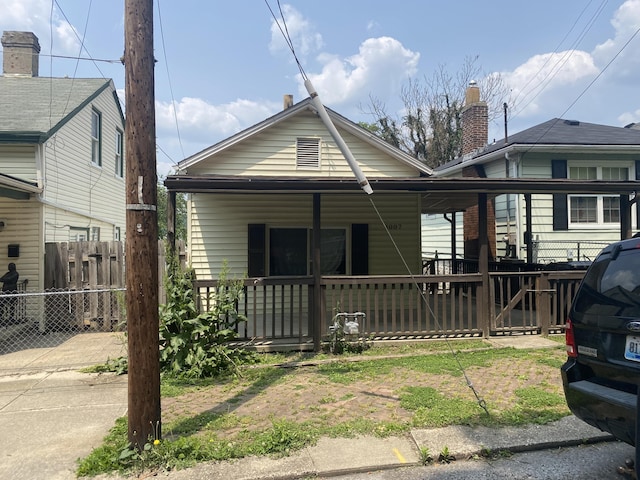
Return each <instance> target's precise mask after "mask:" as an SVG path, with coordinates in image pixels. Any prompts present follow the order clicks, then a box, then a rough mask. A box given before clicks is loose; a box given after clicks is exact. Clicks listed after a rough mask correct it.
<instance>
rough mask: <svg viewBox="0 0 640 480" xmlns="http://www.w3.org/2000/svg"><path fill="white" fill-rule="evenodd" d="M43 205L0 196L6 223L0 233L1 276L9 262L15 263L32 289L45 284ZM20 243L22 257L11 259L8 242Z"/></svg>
mask: <svg viewBox="0 0 640 480" xmlns="http://www.w3.org/2000/svg"><path fill="white" fill-rule="evenodd" d="M41 210H42V205H41V204H39V203H38V202H36V201H34V200H11V199H7V198H0V220H2V221H4V223H5V226H4V228H3V229H2V231H1V232H0V275H2V274H3V273H4V272H5V271H6V267H7V265H8V264H9V262H13V263H15V264H16V269H17V270H18V273H19V274H20V281H22V280H25V279H26V280H28V281H29V283H28V286H27V288H28V289H29V290H41V289H42V288H43V287H44V278H43V273H44V245H43V244H42V242H41V238H42V231H41V229H40V225H42V216H41ZM10 244H17V245H19V246H20V256H19V257H17V258H9V256H8V245H10Z"/></svg>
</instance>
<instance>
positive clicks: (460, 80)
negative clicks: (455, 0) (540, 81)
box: [361, 57, 509, 168]
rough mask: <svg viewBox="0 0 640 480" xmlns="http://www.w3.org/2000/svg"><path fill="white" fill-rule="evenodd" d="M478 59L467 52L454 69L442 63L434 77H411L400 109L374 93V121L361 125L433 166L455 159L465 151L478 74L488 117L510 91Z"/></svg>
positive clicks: (499, 109)
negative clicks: (470, 96)
mask: <svg viewBox="0 0 640 480" xmlns="http://www.w3.org/2000/svg"><path fill="white" fill-rule="evenodd" d="M477 60H478V57H467V58H466V59H465V61H464V63H463V65H462V67H461V68H460V69H459V70H458V71H457V72H456V73H455V74H452V73H450V72H449V70H447V68H446V67H445V66H444V65H441V66H439V68H438V69H437V70H436V71H435V72H434V73H433V75H432V76H431V77H430V78H429V77H425V78H424V79H423V80H422V81H419V80H409V81H408V82H407V83H406V84H405V85H404V86H403V87H402V90H401V93H400V99H401V101H402V104H403V110H402V113H401V114H400V115H394V114H391V113H389V112H388V111H387V109H386V106H385V105H384V104H383V103H382V102H380V101H379V100H378V99H376V98H374V97H370V105H369V108H370V111H369V112H368V113H369V114H371V115H372V116H373V117H374V119H375V121H374V123H362V124H361V125H362V126H364V127H365V128H367V129H369V130H370V131H371V132H372V133H374V134H376V135H378V136H379V137H380V138H382V139H383V140H385V141H386V142H388V143H390V144H391V145H394V146H395V147H398V148H400V149H401V150H403V151H405V152H407V153H408V154H410V155H412V156H413V157H415V158H417V159H418V160H420V161H422V162H424V163H425V164H426V165H428V166H429V167H431V168H435V167H437V166H439V165H442V164H444V163H447V162H449V161H451V160H453V159H454V158H456V157H458V156H460V154H461V149H462V123H461V112H462V109H463V108H464V98H465V93H466V89H467V86H468V85H469V83H470V82H471V81H472V80H474V79H479V80H477V83H478V86H479V88H480V94H481V100H483V101H485V102H487V105H488V110H489V118H488V121H489V122H491V121H492V120H495V119H496V118H497V117H498V116H499V115H500V114H501V112H502V108H503V103H504V102H505V101H506V100H507V97H508V93H509V90H508V88H507V86H506V84H505V82H504V81H503V79H502V77H501V76H500V75H499V74H493V75H484V74H483V73H482V71H481V69H480V67H479V66H478V65H477Z"/></svg>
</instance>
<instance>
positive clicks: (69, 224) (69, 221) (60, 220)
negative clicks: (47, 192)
mask: <svg viewBox="0 0 640 480" xmlns="http://www.w3.org/2000/svg"><path fill="white" fill-rule="evenodd" d="M44 218H45V242H69V241H75V239H74V238H71V237H70V235H72V234H74V232H72V228H86V229H87V230H89V234H90V233H91V229H92V228H94V227H97V228H99V229H100V241H102V242H109V241H111V240H113V231H114V227H113V224H111V223H108V222H101V221H99V220H96V219H95V218H93V219H91V218H89V217H86V216H84V215H78V214H76V213H73V212H70V211H68V210H63V209H60V208H55V207H52V206H50V205H45V207H44ZM123 232H124V230H123ZM87 240H90V237H87Z"/></svg>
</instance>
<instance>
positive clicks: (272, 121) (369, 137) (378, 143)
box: [177, 97, 433, 175]
mask: <svg viewBox="0 0 640 480" xmlns="http://www.w3.org/2000/svg"><path fill="white" fill-rule="evenodd" d="M325 109H326V111H327V113H328V115H329V118H331V121H332V122H333V124H334V125H336V126H337V127H340V128H342V129H344V130H346V131H347V132H349V133H350V134H352V135H354V136H355V137H357V138H358V139H360V140H362V141H364V142H366V143H368V144H370V145H372V146H373V147H375V148H377V149H378V150H382V151H383V152H385V153H386V154H387V155H389V156H390V157H392V158H394V159H396V160H398V161H399V162H402V163H404V164H406V165H409V166H411V167H413V168H415V169H416V170H418V171H419V172H420V173H423V174H425V175H431V174H432V173H433V170H431V169H430V168H429V167H428V166H426V165H425V164H424V163H422V162H420V161H419V160H417V159H415V158H414V157H412V156H411V155H409V154H407V153H405V152H403V151H402V150H400V149H398V148H396V147H394V146H393V145H390V144H389V143H387V142H385V141H384V140H382V139H380V138H379V137H378V136H376V135H374V134H373V133H371V132H369V131H368V130H367V129H365V128H363V127H361V126H360V125H358V124H356V123H354V122H352V121H351V120H349V119H347V118H346V117H343V116H342V115H340V114H339V113H337V112H335V111H333V110H331V109H330V108H326V107H325ZM307 110H312V111H314V112H315V111H316V110H315V107H314V106H313V102H312V101H311V98H310V97H308V98H306V99H305V100H302V101H301V102H299V103H297V104H295V105H293V106H291V107H289V108H287V109H285V110H282V111H280V112H279V113H277V114H275V115H273V116H271V117H269V118H267V119H266V120H263V121H262V122H260V123H257V124H256V125H253V126H252V127H249V128H247V129H245V130H242V131H241V132H238V133H236V134H235V135H232V136H231V137H229V138H226V139H225V140H222V141H220V142H218V143H216V144H214V145H212V146H210V147H208V148H205V149H204V150H202V151H200V152H198V153H196V154H194V155H192V156H190V157H187V158H185V159H184V160H182V161H180V162H178V168H177V171H178V172H180V171H181V170H184V169H186V168H189V167H190V166H193V165H195V164H197V163H199V162H200V161H202V160H204V159H206V158H208V157H210V156H211V155H215V154H217V153H219V152H222V151H223V150H226V149H227V148H229V147H232V146H234V145H237V144H238V143H240V142H242V141H243V140H245V139H247V138H249V137H252V136H254V135H256V134H258V133H260V132H263V131H264V130H266V129H268V128H270V127H273V126H275V125H277V124H279V123H281V122H283V121H285V120H289V119H291V118H292V117H294V116H295V115H298V114H300V113H301V112H305V111H307Z"/></svg>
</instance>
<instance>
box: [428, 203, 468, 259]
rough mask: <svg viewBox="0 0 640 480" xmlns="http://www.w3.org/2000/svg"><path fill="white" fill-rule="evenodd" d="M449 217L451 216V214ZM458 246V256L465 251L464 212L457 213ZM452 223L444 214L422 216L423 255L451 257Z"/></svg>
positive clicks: (429, 257)
mask: <svg viewBox="0 0 640 480" xmlns="http://www.w3.org/2000/svg"><path fill="white" fill-rule="evenodd" d="M449 217H451V216H450V215H449ZM456 248H457V253H458V257H462V255H463V252H464V240H463V228H462V212H459V213H457V214H456ZM451 250H452V249H451V223H449V222H448V221H447V220H446V219H445V218H444V216H443V215H442V214H430V215H423V216H422V257H423V258H424V259H433V258H435V256H436V255H438V257H439V258H451Z"/></svg>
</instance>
